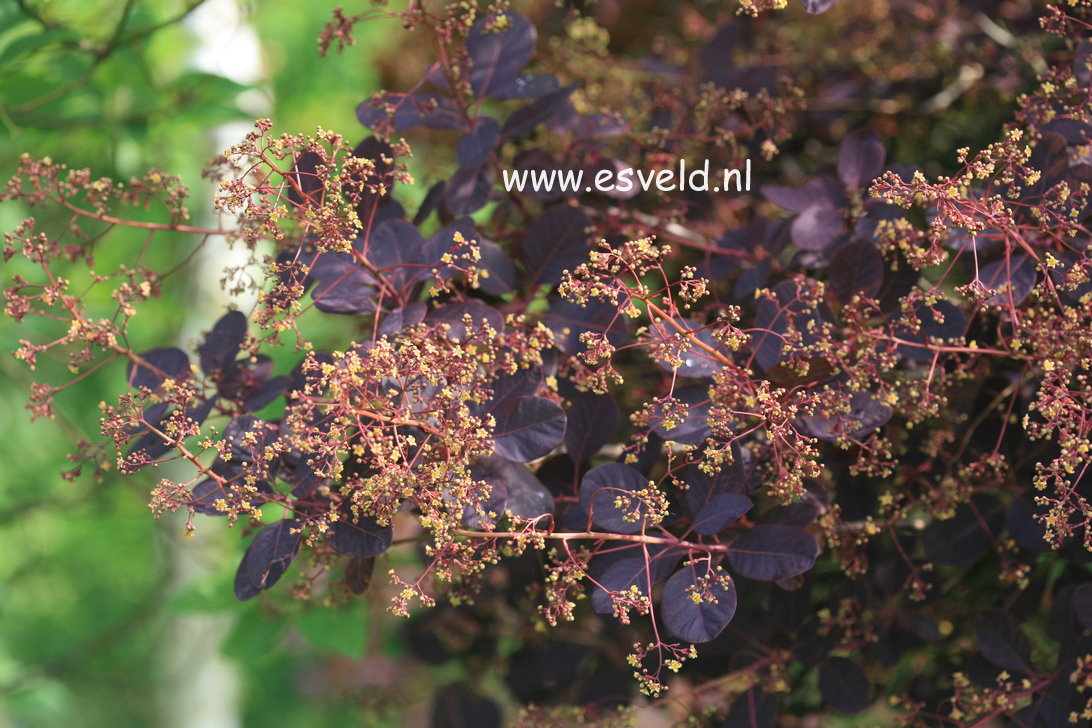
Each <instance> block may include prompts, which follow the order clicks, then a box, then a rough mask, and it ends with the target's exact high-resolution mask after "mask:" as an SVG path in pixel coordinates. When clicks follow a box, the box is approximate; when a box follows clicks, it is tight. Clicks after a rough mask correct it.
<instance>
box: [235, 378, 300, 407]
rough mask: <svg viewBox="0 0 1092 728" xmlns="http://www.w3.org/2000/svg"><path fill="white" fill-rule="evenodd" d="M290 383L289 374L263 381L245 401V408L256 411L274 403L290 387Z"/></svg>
mask: <svg viewBox="0 0 1092 728" xmlns="http://www.w3.org/2000/svg"><path fill="white" fill-rule="evenodd" d="M288 383H289V378H288V377H287V376H280V377H274V378H273V379H270V380H269V381H267V382H265V383H263V384H262V385H261V386H260V387H258V389H256V390H255V391H254V392H253V393H252V394H250V395H249V396H248V397H247V398H246V399H245V400H244V401H243V409H244V410H246V411H247V412H256V411H258V410H260V409H261V408H263V407H265V406H267V405H269V404H272V403H273V401H274V400H275V399H277V397H280V396H281V395H282V394H284V390H285V389H287V388H288Z"/></svg>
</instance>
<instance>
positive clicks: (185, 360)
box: [125, 346, 190, 391]
mask: <svg viewBox="0 0 1092 728" xmlns="http://www.w3.org/2000/svg"><path fill="white" fill-rule="evenodd" d="M140 358H141V359H143V360H144V361H143V363H141V364H136V363H134V362H131V361H130V362H129V366H128V367H127V368H126V370H125V380H126V381H127V382H128V383H129V386H130V387H133V388H139V387H147V388H148V389H150V390H152V391H155V390H156V389H158V388H159V385H160V384H162V383H163V380H164V379H175V380H178V379H185V378H186V377H188V376H189V375H190V358H189V356H187V355H186V352H184V351H182V350H181V349H179V348H178V347H175V346H168V347H163V348H159V349H149V350H148V351H145V352H143V353H142V354H141V355H140Z"/></svg>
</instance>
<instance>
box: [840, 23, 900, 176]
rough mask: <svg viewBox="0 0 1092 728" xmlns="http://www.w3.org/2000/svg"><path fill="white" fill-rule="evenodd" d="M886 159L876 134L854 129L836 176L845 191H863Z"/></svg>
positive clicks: (878, 172)
mask: <svg viewBox="0 0 1092 728" xmlns="http://www.w3.org/2000/svg"><path fill="white" fill-rule="evenodd" d="M832 4H833V3H832ZM886 158H887V152H886V150H885V149H884V148H883V142H882V141H881V140H880V137H879V135H878V134H877V133H876V132H874V131H872V130H871V129H856V130H854V131H852V132H850V133H849V134H847V135H846V137H845V139H843V140H842V145H841V146H840V147H839V148H838V176H839V177H841V178H842V183H843V184H844V185H845V186H846V189H850V190H859V189H863V188H864V187H866V186H867V185H868V183H869V182H871V181H872V180H874V179H876V178H877V177H879V176H880V174H881V173H882V172H883V163H884V160H885V159H886Z"/></svg>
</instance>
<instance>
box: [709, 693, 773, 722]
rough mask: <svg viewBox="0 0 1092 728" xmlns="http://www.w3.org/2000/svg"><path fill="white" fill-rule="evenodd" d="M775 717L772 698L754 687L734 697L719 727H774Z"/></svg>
mask: <svg viewBox="0 0 1092 728" xmlns="http://www.w3.org/2000/svg"><path fill="white" fill-rule="evenodd" d="M777 717H778V716H777V705H776V704H775V703H774V700H773V698H771V697H770V696H769V695H767V694H766V693H765V692H763V690H762V688H759V687H754V688H751V689H750V690H748V691H747V692H745V693H743V694H742V695H740V696H739V697H738V698H736V701H735V702H734V703H732V709H731V710H730V711H728V717H727V718H726V719H725V720H724V724H723V725H722V726H721V728H775V726H776V725H777Z"/></svg>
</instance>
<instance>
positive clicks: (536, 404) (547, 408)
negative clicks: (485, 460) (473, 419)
mask: <svg viewBox="0 0 1092 728" xmlns="http://www.w3.org/2000/svg"><path fill="white" fill-rule="evenodd" d="M492 414H493V417H495V418H496V420H497V426H496V427H495V428H494V429H493V446H494V447H495V448H496V451H497V454H498V455H501V456H502V457H505V458H507V459H509V460H515V461H516V462H520V463H528V462H531V461H532V460H536V459H538V458H540V457H543V456H544V455H548V454H549V453H550V451H551V450H553V449H554V448H555V447H557V446H558V445H559V444H560V443H561V440H562V439H563V438H564V437H565V411H564V410H563V409H561V406H560V405H559V404H557V402H553V401H551V400H548V399H546V398H544V397H516V398H515V399H510V400H508V401H506V402H504V403H503V404H501V406H499V407H497V408H496V409H494V410H493V412H492Z"/></svg>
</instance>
